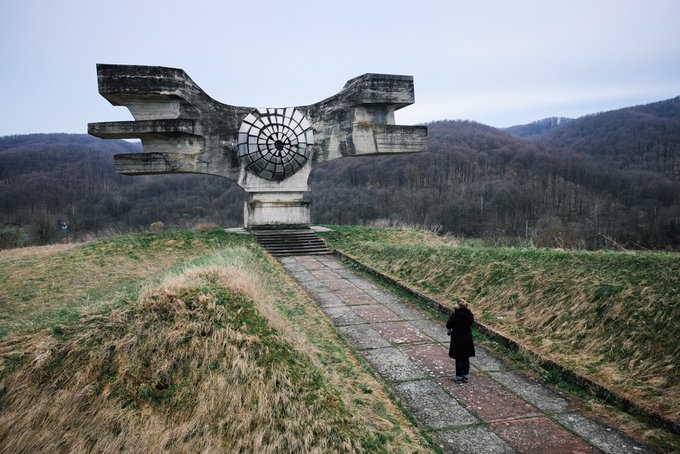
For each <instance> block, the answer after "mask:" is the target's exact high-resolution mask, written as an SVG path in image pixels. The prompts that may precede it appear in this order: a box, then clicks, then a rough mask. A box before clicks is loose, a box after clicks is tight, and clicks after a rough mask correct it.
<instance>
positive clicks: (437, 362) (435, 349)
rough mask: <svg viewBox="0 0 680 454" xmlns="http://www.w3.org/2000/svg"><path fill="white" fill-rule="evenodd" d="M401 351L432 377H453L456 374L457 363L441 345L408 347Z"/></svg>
mask: <svg viewBox="0 0 680 454" xmlns="http://www.w3.org/2000/svg"><path fill="white" fill-rule="evenodd" d="M401 351H402V352H404V354H405V355H406V356H408V357H409V358H410V359H411V360H412V361H413V362H414V363H416V364H417V365H418V367H420V368H421V369H422V370H423V371H425V373H426V374H428V375H430V376H443V375H448V376H449V377H453V376H454V375H455V373H456V368H455V363H454V362H453V360H452V359H451V358H449V351H448V349H446V348H444V347H443V346H442V345H441V344H422V345H413V346H406V347H402V348H401Z"/></svg>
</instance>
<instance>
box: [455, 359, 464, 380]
mask: <svg viewBox="0 0 680 454" xmlns="http://www.w3.org/2000/svg"><path fill="white" fill-rule="evenodd" d="M463 362H464V360H463V359H460V358H457V359H456V378H455V379H454V380H455V381H456V383H462V381H463Z"/></svg>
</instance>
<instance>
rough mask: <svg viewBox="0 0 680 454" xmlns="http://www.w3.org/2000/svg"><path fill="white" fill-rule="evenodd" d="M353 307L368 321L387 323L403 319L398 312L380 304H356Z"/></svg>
mask: <svg viewBox="0 0 680 454" xmlns="http://www.w3.org/2000/svg"><path fill="white" fill-rule="evenodd" d="M352 309H353V310H354V312H355V313H356V314H357V315H358V316H359V317H361V318H363V319H364V320H366V322H368V323H385V322H393V321H397V320H401V319H400V318H399V316H398V315H397V314H395V313H394V312H392V311H391V310H389V309H387V308H386V307H384V306H381V305H379V304H371V305H367V306H354V307H353V308H352Z"/></svg>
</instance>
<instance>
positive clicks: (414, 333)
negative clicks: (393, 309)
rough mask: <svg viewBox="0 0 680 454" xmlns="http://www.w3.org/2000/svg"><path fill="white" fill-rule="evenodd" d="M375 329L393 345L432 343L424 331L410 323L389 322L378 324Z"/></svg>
mask: <svg viewBox="0 0 680 454" xmlns="http://www.w3.org/2000/svg"><path fill="white" fill-rule="evenodd" d="M375 329H376V330H377V331H378V332H379V333H380V335H381V336H383V337H384V338H385V339H387V340H388V341H389V342H390V343H391V344H395V345H402V344H414V343H422V342H428V341H431V339H430V338H429V337H428V336H426V335H425V334H424V333H423V332H422V331H420V330H419V329H418V328H416V327H415V326H413V325H412V324H411V323H409V322H402V321H400V322H389V323H380V324H376V327H375Z"/></svg>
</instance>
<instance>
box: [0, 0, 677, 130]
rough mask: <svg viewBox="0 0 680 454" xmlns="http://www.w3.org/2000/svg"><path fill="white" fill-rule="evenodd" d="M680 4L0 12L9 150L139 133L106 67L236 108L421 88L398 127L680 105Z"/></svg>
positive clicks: (1, 102)
mask: <svg viewBox="0 0 680 454" xmlns="http://www.w3.org/2000/svg"><path fill="white" fill-rule="evenodd" d="M679 19H680V1H679V0H562V1H559V2H553V1H546V0H536V1H533V0H531V1H530V0H507V1H506V0H496V1H491V0H486V1H485V0H475V1H464V2H463V1H458V0H448V1H444V0H442V1H434V0H409V1H402V0H388V1H371V0H360V1H355V0H342V1H324V0H315V1H286V0H272V1H269V0H249V1H246V0H243V1H238V2H237V1H227V0H222V1H217V0H215V1H204V0H183V1H176V0H163V1H145V0H115V1H114V0H101V1H100V0H43V1H37V0H0V109H1V110H0V112H1V113H0V136H3V135H11V134H24V133H34V132H44V133H48V132H69V133H84V132H86V131H87V123H88V122H98V121H117V120H130V119H132V117H131V115H130V114H129V113H128V111H127V109H125V108H124V107H114V106H111V105H110V104H109V103H108V102H107V101H106V100H105V99H104V98H102V97H101V96H99V94H98V92H97V77H96V68H95V65H96V63H115V64H136V65H152V66H168V67H174V68H182V69H184V70H185V71H186V72H187V74H188V75H189V76H190V77H191V78H192V79H193V80H194V81H195V82H196V83H198V85H199V86H201V87H202V88H203V89H204V90H205V91H206V93H208V95H210V96H211V97H213V98H214V99H216V100H218V101H220V102H223V103H226V104H233V105H241V106H253V107H283V106H298V105H307V104H313V103H315V102H318V101H320V100H322V99H324V98H327V97H329V96H332V95H333V94H335V93H337V92H338V91H339V90H340V89H341V88H342V86H343V85H344V83H345V82H346V81H347V80H348V79H351V78H353V77H355V76H358V75H361V74H364V73H368V72H373V73H390V74H409V75H413V76H414V80H415V94H416V102H415V104H414V105H412V106H409V107H406V108H404V109H402V110H400V111H398V112H397V115H396V119H397V123H398V124H416V123H424V122H428V121H434V120H443V119H469V120H475V121H478V122H480V123H485V124H488V125H491V126H496V127H506V126H512V125H516V124H523V123H528V122H530V121H533V120H538V119H541V118H545V117H550V116H566V117H578V116H581V115H584V114H587V113H594V112H600V111H606V110H611V109H617V108H621V107H627V106H631V105H636V104H645V103H649V102H654V101H660V100H663V99H668V98H672V97H675V96H678V95H680V22H679Z"/></svg>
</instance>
